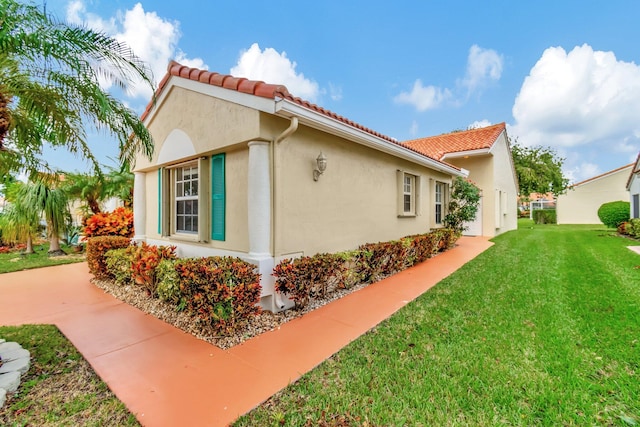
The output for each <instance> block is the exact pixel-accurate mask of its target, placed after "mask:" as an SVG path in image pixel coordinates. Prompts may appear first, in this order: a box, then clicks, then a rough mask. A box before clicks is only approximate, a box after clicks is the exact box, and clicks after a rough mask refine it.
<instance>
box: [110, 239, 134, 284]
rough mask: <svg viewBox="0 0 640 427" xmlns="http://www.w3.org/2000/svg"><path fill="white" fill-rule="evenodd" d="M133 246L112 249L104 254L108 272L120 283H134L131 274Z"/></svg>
mask: <svg viewBox="0 0 640 427" xmlns="http://www.w3.org/2000/svg"><path fill="white" fill-rule="evenodd" d="M132 248H133V247H132V246H128V247H126V248H119V249H111V250H110V251H107V253H105V254H104V257H105V263H106V265H107V273H108V274H109V276H111V277H113V280H114V281H115V282H116V283H117V284H119V285H123V286H124V285H130V284H132V283H133V278H132V276H131V273H132V272H131V259H132Z"/></svg>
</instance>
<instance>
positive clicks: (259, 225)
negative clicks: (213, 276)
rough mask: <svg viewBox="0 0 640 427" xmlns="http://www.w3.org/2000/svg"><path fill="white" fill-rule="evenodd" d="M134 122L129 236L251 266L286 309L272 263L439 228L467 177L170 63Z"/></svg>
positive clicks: (364, 133) (278, 89)
mask: <svg viewBox="0 0 640 427" xmlns="http://www.w3.org/2000/svg"><path fill="white" fill-rule="evenodd" d="M142 120H143V123H144V124H145V125H146V126H147V127H148V129H149V130H150V132H151V134H152V136H153V138H154V141H155V152H154V154H153V158H152V159H151V160H149V159H147V158H144V157H143V156H140V157H139V158H138V159H137V161H136V165H135V169H134V176H135V184H134V206H133V208H134V218H135V219H134V221H135V224H134V226H135V233H136V235H135V237H134V239H135V240H136V241H146V242H147V243H150V244H156V245H168V244H171V245H175V246H176V247H177V253H178V255H179V256H186V257H197V256H210V255H222V256H237V257H240V258H242V259H244V260H246V261H249V262H252V263H254V264H256V265H258V268H259V271H260V273H261V274H262V301H261V304H262V306H263V308H266V309H269V310H279V309H282V308H286V307H285V306H287V303H286V302H285V301H281V300H279V298H278V295H277V294H274V291H273V283H274V279H273V276H272V270H273V267H274V265H275V264H276V263H278V262H279V261H280V260H282V259H283V258H292V257H296V256H301V255H313V254H316V253H319V252H337V251H342V250H350V249H355V248H357V247H358V245H360V244H362V243H367V242H378V241H387V240H392V239H397V238H400V237H402V236H406V235H411V234H416V233H424V232H427V231H428V230H429V229H431V228H436V227H440V226H441V225H442V218H443V216H444V214H445V213H446V212H445V210H446V203H447V195H448V193H449V187H450V185H451V182H452V179H453V178H454V177H456V176H462V177H465V176H467V171H465V170H464V169H462V167H460V166H456V165H453V164H449V163H445V162H443V161H441V160H439V159H434V158H432V157H430V156H427V155H425V154H423V153H421V152H419V151H416V150H414V149H411V148H410V147H408V146H406V145H403V144H400V143H398V142H397V141H396V140H394V139H393V138H390V137H387V136H385V135H382V134H380V133H378V132H375V131H373V130H371V129H368V128H365V127H363V126H361V125H359V124H357V123H355V122H353V121H351V120H349V119H347V118H345V117H342V116H339V115H337V114H335V113H333V112H331V111H328V110H326V109H323V108H321V107H319V106H317V105H314V104H311V103H309V102H306V101H304V100H302V99H300V98H296V97H293V96H292V95H291V94H290V93H289V92H288V90H287V89H286V87H284V86H278V85H273V84H266V83H263V82H258V81H251V80H247V79H244V78H235V77H233V76H229V75H222V74H217V73H212V72H208V71H203V70H199V69H194V68H189V67H186V66H182V65H180V64H178V63H176V62H172V63H170V64H169V67H168V72H167V74H166V75H165V77H164V78H163V80H162V81H161V83H160V85H159V89H158V91H157V93H156V99H155V102H154V103H150V104H149V106H148V107H147V109H146V111H145V112H144V113H143V116H142ZM514 209H515V208H514Z"/></svg>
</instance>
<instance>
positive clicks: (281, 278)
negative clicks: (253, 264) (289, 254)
mask: <svg viewBox="0 0 640 427" xmlns="http://www.w3.org/2000/svg"><path fill="white" fill-rule="evenodd" d="M344 265H345V262H344V259H343V258H342V257H340V256H339V255H335V254H316V255H314V256H311V257H308V256H307V257H301V258H296V259H294V260H289V259H285V260H282V261H281V262H280V263H279V264H278V265H276V266H275V268H274V269H273V275H274V276H275V277H276V284H275V288H276V291H278V292H280V293H282V294H284V295H287V296H289V297H291V299H292V300H293V301H294V302H295V305H296V307H297V308H302V307H304V306H306V305H307V304H308V303H309V300H310V299H311V298H314V297H325V296H326V295H327V294H328V293H329V292H330V291H332V290H333V289H335V287H336V286H338V285H339V283H341V281H342V277H343V269H344Z"/></svg>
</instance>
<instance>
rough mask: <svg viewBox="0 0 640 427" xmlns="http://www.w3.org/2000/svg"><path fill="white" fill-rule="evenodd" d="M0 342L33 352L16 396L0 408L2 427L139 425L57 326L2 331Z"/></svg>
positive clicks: (27, 327)
mask: <svg viewBox="0 0 640 427" xmlns="http://www.w3.org/2000/svg"><path fill="white" fill-rule="evenodd" d="M0 337H1V338H4V339H6V340H7V341H16V342H18V343H19V344H20V345H22V347H24V348H25V349H27V350H29V351H30V352H31V367H30V368H29V371H28V372H27V374H26V375H25V376H24V377H23V378H22V383H21V384H20V387H19V388H18V391H17V392H16V393H15V394H14V395H12V396H11V395H10V397H9V398H8V400H7V402H6V403H5V405H4V407H3V408H0V425H3V426H78V425H82V426H138V425H139V424H138V422H137V420H136V418H135V417H134V416H133V415H132V414H131V413H130V412H129V411H128V410H127V408H126V407H125V406H124V405H123V404H122V403H121V402H120V401H119V400H118V399H117V398H116V397H115V395H114V394H113V393H112V392H111V391H110V390H109V388H108V387H107V385H106V384H105V383H104V382H102V381H101V380H100V378H98V377H97V376H96V374H95V373H94V372H93V370H92V369H91V367H90V366H89V364H88V363H87V362H86V361H85V360H84V359H83V358H82V356H81V355H80V353H78V351H77V350H76V349H75V348H74V347H73V345H72V344H71V343H70V342H69V341H68V340H67V339H66V338H65V337H64V335H62V333H60V331H59V330H58V328H56V327H55V326H52V325H28V326H2V327H0Z"/></svg>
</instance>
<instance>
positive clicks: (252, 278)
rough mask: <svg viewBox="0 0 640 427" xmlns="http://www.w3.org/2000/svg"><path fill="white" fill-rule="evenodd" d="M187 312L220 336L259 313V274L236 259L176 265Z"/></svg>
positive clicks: (219, 258)
mask: <svg viewBox="0 0 640 427" xmlns="http://www.w3.org/2000/svg"><path fill="white" fill-rule="evenodd" d="M175 270H176V271H177V273H178V278H179V279H178V280H179V286H180V292H181V293H182V295H183V296H184V301H185V303H186V309H187V311H188V312H190V313H191V314H193V315H195V316H197V317H198V319H200V320H201V321H202V322H205V323H206V324H209V325H211V326H212V327H213V328H214V329H215V330H217V331H220V332H229V331H231V330H233V328H234V327H235V326H236V324H237V323H238V322H239V321H241V320H245V319H247V318H248V317H249V316H251V315H255V314H258V313H260V307H259V306H258V303H259V302H260V292H261V286H260V274H258V273H257V272H256V267H255V265H253V264H249V263H247V262H245V261H242V260H241V259H239V258H230V257H224V258H221V257H209V258H198V259H195V258H189V259H184V260H179V261H177V262H176V263H175Z"/></svg>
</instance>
